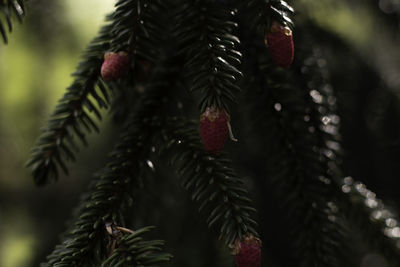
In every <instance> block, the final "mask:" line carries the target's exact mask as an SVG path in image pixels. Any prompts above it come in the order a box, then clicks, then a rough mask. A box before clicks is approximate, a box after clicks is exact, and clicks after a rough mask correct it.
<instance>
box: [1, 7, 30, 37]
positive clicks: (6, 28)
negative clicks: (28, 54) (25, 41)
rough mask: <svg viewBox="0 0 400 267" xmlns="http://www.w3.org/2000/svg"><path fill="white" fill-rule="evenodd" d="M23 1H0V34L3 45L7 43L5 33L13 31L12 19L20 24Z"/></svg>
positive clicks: (23, 8)
mask: <svg viewBox="0 0 400 267" xmlns="http://www.w3.org/2000/svg"><path fill="white" fill-rule="evenodd" d="M24 2H25V1H23V0H1V1H0V33H1V36H2V37H3V41H4V43H7V42H8V38H7V32H12V30H13V21H12V19H13V17H15V18H17V19H18V21H19V22H22V18H23V17H24V15H25V7H24V6H25V5H24Z"/></svg>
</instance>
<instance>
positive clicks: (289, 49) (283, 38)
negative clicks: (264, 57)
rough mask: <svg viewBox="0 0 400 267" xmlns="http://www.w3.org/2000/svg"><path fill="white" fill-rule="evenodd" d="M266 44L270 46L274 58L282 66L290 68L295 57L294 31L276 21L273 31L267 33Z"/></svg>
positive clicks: (273, 24)
mask: <svg viewBox="0 0 400 267" xmlns="http://www.w3.org/2000/svg"><path fill="white" fill-rule="evenodd" d="M264 41H265V45H266V46H267V47H268V49H269V52H270V54H271V57H272V60H273V61H274V62H275V64H276V65H278V66H280V67H282V68H288V67H289V66H290V65H291V64H292V62H293V58H294V44H293V35H292V31H291V30H290V29H289V28H288V27H283V26H282V25H281V24H279V23H278V22H276V21H274V22H273V23H272V26H271V31H269V32H267V33H266V35H265V40H264Z"/></svg>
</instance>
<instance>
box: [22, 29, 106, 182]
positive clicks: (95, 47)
mask: <svg viewBox="0 0 400 267" xmlns="http://www.w3.org/2000/svg"><path fill="white" fill-rule="evenodd" d="M111 30H112V25H111V24H108V25H106V26H104V27H103V28H102V29H101V30H100V33H99V35H98V36H97V37H96V38H95V39H94V40H93V41H92V42H91V44H90V45H89V46H88V48H87V50H86V52H85V54H84V56H83V58H84V60H83V61H81V62H80V63H79V65H78V68H77V71H76V72H75V73H74V74H73V75H74V77H75V80H74V82H73V83H72V85H71V86H70V87H68V88H67V92H66V93H65V94H64V96H63V97H62V98H61V100H60V101H59V103H58V105H57V107H56V109H55V111H54V113H53V114H52V115H51V117H50V120H49V122H48V124H47V126H46V127H45V128H44V129H43V130H42V133H41V135H40V136H39V138H38V140H37V142H36V145H35V146H34V147H33V149H32V152H31V158H30V160H29V161H28V163H27V166H30V167H32V169H33V170H32V173H33V177H34V181H35V183H36V184H37V185H43V184H45V183H47V182H48V180H49V179H50V180H57V179H58V174H59V170H58V169H59V168H61V169H62V170H63V171H64V172H65V173H67V174H68V169H67V167H66V165H65V162H64V161H65V160H75V156H74V152H73V151H77V150H78V149H77V146H78V145H77V143H76V140H74V137H75V136H77V137H78V138H79V139H80V140H81V141H82V142H83V143H84V144H85V145H86V144H87V141H86V138H85V131H88V132H91V131H93V130H94V131H99V129H98V127H97V125H96V123H95V122H94V121H93V119H92V118H91V117H90V115H89V114H90V113H94V114H95V115H96V117H97V118H98V119H101V115H100V112H99V110H98V108H97V107H96V106H95V105H94V104H93V102H92V101H91V100H90V99H89V97H90V96H91V97H93V98H94V99H95V101H96V103H97V105H98V106H99V107H104V108H106V107H107V106H108V104H109V93H108V89H107V87H106V85H105V84H104V83H103V81H101V80H99V79H98V76H99V74H100V67H101V64H102V62H103V55H104V52H105V51H107V49H108V48H109V45H108V43H107V42H108V40H109V39H110V31H111ZM96 87H98V89H97V88H96Z"/></svg>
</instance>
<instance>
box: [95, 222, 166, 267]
mask: <svg viewBox="0 0 400 267" xmlns="http://www.w3.org/2000/svg"><path fill="white" fill-rule="evenodd" d="M150 230H151V227H146V228H142V229H139V230H137V231H135V232H134V233H133V234H127V235H124V236H123V237H122V238H121V239H120V240H119V241H118V248H117V249H115V250H114V252H113V253H112V254H111V255H110V257H109V258H108V259H107V260H106V261H104V262H103V264H102V265H101V266H102V267H108V266H109V267H117V266H143V267H145V266H155V264H159V263H163V262H165V261H169V260H170V258H171V255H170V254H167V253H161V252H160V250H161V248H160V246H162V245H164V241H162V240H152V241H145V240H143V238H142V237H141V235H142V234H144V233H146V232H148V231H150Z"/></svg>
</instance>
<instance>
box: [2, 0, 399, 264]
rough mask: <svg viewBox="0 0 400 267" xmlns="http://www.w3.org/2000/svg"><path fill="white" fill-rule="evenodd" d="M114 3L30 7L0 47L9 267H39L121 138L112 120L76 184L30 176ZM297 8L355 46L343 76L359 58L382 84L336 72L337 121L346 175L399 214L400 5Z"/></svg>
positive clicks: (81, 160) (304, 1)
mask: <svg viewBox="0 0 400 267" xmlns="http://www.w3.org/2000/svg"><path fill="white" fill-rule="evenodd" d="M113 4H114V1H113V0H85V1H79V0H31V1H29V3H28V6H27V11H28V12H27V13H28V14H27V17H26V20H25V21H24V24H23V25H18V24H17V23H16V24H15V26H16V27H15V31H14V32H13V33H12V34H11V35H10V36H9V44H8V45H7V46H5V45H3V44H0V266H2V267H22V266H23V267H26V266H38V264H39V262H40V261H41V260H43V259H44V257H45V256H46V255H47V253H48V252H49V251H51V249H52V247H53V246H54V244H55V242H56V240H57V235H58V234H59V233H61V232H62V231H63V230H64V228H65V223H66V222H67V220H68V217H69V215H70V214H71V209H72V207H73V206H74V205H75V204H76V203H77V202H78V200H79V194H80V192H82V191H83V190H84V188H86V184H87V182H88V180H89V178H90V176H91V173H93V172H94V171H96V169H98V167H99V166H101V165H102V164H103V163H104V160H105V156H106V154H107V151H108V149H109V148H110V146H111V145H112V140H111V139H112V138H111V136H112V134H113V132H114V131H115V130H114V129H113V127H107V125H109V124H108V122H107V119H106V120H105V122H103V127H104V130H103V131H102V132H101V134H93V135H91V136H90V137H88V138H89V139H90V140H91V142H90V143H91V144H90V146H89V147H88V148H85V149H82V153H80V154H79V156H78V160H77V161H78V163H77V164H75V165H73V167H72V168H71V174H70V176H69V177H68V178H65V177H61V179H60V181H59V182H58V183H55V184H52V185H50V186H47V187H44V188H35V187H34V185H33V182H32V179H31V177H30V174H29V170H27V169H26V168H25V167H24V163H25V162H26V160H27V159H28V156H29V151H30V149H31V147H32V145H33V144H34V142H35V139H36V137H37V136H38V134H39V133H40V127H41V126H42V125H44V123H45V121H46V120H47V119H48V117H49V114H50V113H51V112H52V110H53V108H54V107H55V105H56V104H57V100H58V99H59V98H60V97H61V96H62V94H63V93H64V90H65V88H66V87H67V86H68V85H69V84H70V82H71V80H72V79H71V77H70V75H69V74H70V73H72V72H73V71H74V68H75V66H76V65H77V63H78V61H79V57H80V55H81V53H82V51H83V49H84V47H85V46H86V44H87V43H88V42H89V41H90V39H91V38H93V37H94V35H95V34H96V32H97V30H98V28H99V26H100V25H101V24H102V21H103V18H104V15H105V14H106V13H108V12H109V11H111V10H112V7H113ZM294 5H295V8H296V9H297V13H298V15H297V19H298V20H299V21H302V20H310V21H312V22H313V23H315V24H316V25H317V26H318V27H320V28H322V29H324V30H325V31H328V32H330V33H333V34H334V35H337V36H338V38H339V40H340V41H341V42H343V43H345V44H346V45H347V46H348V48H349V50H348V52H347V53H348V54H347V55H346V56H349V58H347V59H346V60H342V61H340V62H338V58H340V59H343V58H344V57H346V56H344V55H342V56H341V57H338V58H335V55H333V56H332V57H331V60H332V61H330V62H329V64H331V65H333V66H337V68H338V69H342V66H343V65H348V64H355V63H354V62H355V61H354V59H352V58H351V57H354V58H357V60H359V61H356V62H357V64H358V65H357V64H356V65H353V66H352V68H350V67H347V69H349V70H354V71H355V70H359V69H360V68H364V69H368V70H370V71H371V73H373V74H374V75H375V76H373V77H375V79H376V80H379V83H381V84H382V86H379V87H375V88H372V87H368V86H367V84H368V81H369V80H368V79H372V78H371V77H368V79H367V80H366V81H363V80H364V79H365V78H366V77H363V75H360V73H361V72H359V73H356V74H358V75H359V76H357V75H355V74H354V73H345V70H343V69H342V72H340V71H338V72H337V73H333V78H334V79H335V80H334V81H333V83H334V85H336V87H337V89H338V105H339V112H340V113H341V115H343V114H344V115H345V116H343V120H342V123H343V129H342V131H343V135H344V139H343V141H344V146H345V148H346V149H347V150H348V153H347V154H346V159H347V162H349V163H347V165H345V167H346V168H347V169H346V170H347V171H348V173H349V174H352V175H355V176H356V177H357V179H362V180H363V181H366V182H367V185H369V186H370V187H371V189H373V190H375V191H377V192H378V196H380V197H382V198H384V199H385V200H388V201H389V203H391V204H392V205H393V206H395V207H399V206H400V196H399V194H398V190H397V189H396V187H395V186H393V185H394V184H395V183H394V182H393V181H395V180H396V177H398V175H399V170H398V160H399V155H400V154H399V152H400V130H399V129H400V124H399V123H400V119H399V118H400V111H399V110H400V105H399V97H398V96H400V75H399V73H400V48H399V47H400V34H399V32H400V31H399V21H400V20H399V14H400V3H399V1H395V0H392V1H390V0H380V1H362V0H347V1H338V0H335V1H334V0H318V1H316V0H298V1H295V3H294ZM295 34H296V32H295ZM316 34H318V33H317V32H316ZM359 62H362V64H361V65H359V64H360V63H359ZM344 69H346V68H344ZM362 73H364V74H365V73H366V72H362ZM346 75H348V76H352V78H354V79H355V81H354V82H355V83H357V87H356V86H355V87H354V88H351V87H349V84H351V83H349V82H348V79H349V77H347V76H346ZM345 81H347V83H346V82H345ZM342 82H343V84H341V83H342ZM362 82H365V83H366V87H365V91H362V90H361V91H360V90H359V89H360V83H362ZM369 84H370V83H369ZM377 84H378V82H377ZM341 85H343V86H341ZM352 89H355V91H354V90H352ZM382 140H385V142H384V143H382ZM366 144H368V145H366ZM94 155H95V156H94ZM397 183H398V182H397Z"/></svg>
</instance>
